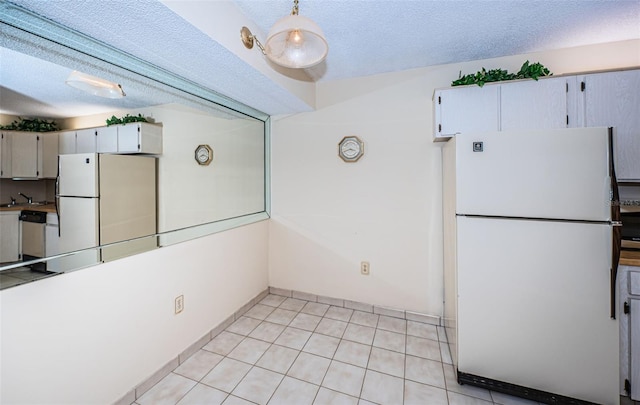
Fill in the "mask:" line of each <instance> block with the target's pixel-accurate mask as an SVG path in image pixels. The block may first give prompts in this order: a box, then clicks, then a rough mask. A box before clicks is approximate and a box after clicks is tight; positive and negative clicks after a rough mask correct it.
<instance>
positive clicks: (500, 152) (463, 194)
mask: <svg viewBox="0 0 640 405" xmlns="http://www.w3.org/2000/svg"><path fill="white" fill-rule="evenodd" d="M455 142H456V144H455V146H456V194H457V207H456V212H457V213H458V214H465V215H484V216H503V217H521V218H552V219H574V220H588V221H608V220H610V218H611V208H610V192H611V179H610V177H609V146H608V130H607V128H575V129H558V130H543V131H515V132H512V131H508V132H492V133H484V134H473V133H466V134H465V133H463V134H461V135H459V136H456V138H455Z"/></svg>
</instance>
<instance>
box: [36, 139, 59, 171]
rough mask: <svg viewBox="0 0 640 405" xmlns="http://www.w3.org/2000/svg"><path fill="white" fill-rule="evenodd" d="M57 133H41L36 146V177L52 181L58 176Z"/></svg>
mask: <svg viewBox="0 0 640 405" xmlns="http://www.w3.org/2000/svg"><path fill="white" fill-rule="evenodd" d="M58 143H59V141H58V133H57V132H43V133H41V134H40V142H39V144H38V172H39V174H38V177H39V178H42V179H53V178H55V177H56V176H57V175H58V148H59V146H58Z"/></svg>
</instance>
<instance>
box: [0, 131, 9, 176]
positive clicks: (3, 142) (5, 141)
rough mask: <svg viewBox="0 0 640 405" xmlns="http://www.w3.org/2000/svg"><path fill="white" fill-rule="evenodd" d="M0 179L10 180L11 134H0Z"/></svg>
mask: <svg viewBox="0 0 640 405" xmlns="http://www.w3.org/2000/svg"><path fill="white" fill-rule="evenodd" d="M0 178H11V133H10V132H2V133H0Z"/></svg>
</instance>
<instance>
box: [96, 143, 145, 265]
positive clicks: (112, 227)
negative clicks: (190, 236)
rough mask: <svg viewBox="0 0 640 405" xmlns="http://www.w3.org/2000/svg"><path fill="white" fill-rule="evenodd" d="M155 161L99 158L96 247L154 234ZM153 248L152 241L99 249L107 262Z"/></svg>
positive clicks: (103, 156) (131, 158) (137, 157)
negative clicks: (97, 233) (98, 208)
mask: <svg viewBox="0 0 640 405" xmlns="http://www.w3.org/2000/svg"><path fill="white" fill-rule="evenodd" d="M156 229H157V228H156V159H155V158H151V157H142V156H130V155H100V244H101V245H107V244H110V243H114V242H120V241H124V240H128V239H134V238H140V237H144V236H148V235H153V234H155V233H156ZM156 246H157V242H156V239H155V238H145V239H141V240H137V241H134V242H129V243H127V244H117V245H114V246H108V247H105V248H103V249H102V259H103V260H104V261H109V260H113V259H117V258H120V257H123V256H126V255H129V254H132V253H133V252H138V251H146V250H150V249H153V248H155V247H156Z"/></svg>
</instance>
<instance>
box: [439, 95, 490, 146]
mask: <svg viewBox="0 0 640 405" xmlns="http://www.w3.org/2000/svg"><path fill="white" fill-rule="evenodd" d="M499 91H500V86H498V85H487V86H484V87H478V86H469V87H459V88H453V89H446V90H438V91H436V92H435V95H434V100H433V102H434V106H435V132H434V134H435V138H440V137H450V136H453V135H455V134H457V133H463V132H467V131H479V132H483V131H497V130H498V124H499V120H498V107H499V103H498V95H499Z"/></svg>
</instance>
